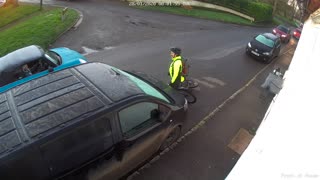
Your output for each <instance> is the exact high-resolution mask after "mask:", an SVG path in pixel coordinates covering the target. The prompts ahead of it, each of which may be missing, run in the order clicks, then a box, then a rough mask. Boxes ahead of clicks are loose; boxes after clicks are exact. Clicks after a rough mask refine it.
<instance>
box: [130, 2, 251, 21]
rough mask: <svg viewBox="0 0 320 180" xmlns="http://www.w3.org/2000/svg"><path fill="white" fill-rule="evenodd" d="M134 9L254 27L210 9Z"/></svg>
mask: <svg viewBox="0 0 320 180" xmlns="http://www.w3.org/2000/svg"><path fill="white" fill-rule="evenodd" d="M134 7H136V8H138V9H144V10H152V11H161V12H166V13H172V14H178V15H186V16H192V17H197V18H203V19H210V20H216V21H223V22H229V23H236V24H245V25H254V23H251V22H250V21H249V20H247V19H244V18H241V17H239V16H236V15H233V14H229V13H225V12H221V11H215V10H212V9H205V8H192V9H186V8H182V7H178V6H134Z"/></svg>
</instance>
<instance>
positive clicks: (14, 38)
mask: <svg viewBox="0 0 320 180" xmlns="http://www.w3.org/2000/svg"><path fill="white" fill-rule="evenodd" d="M61 11H62V8H55V9H52V10H49V11H43V12H40V13H39V14H37V15H36V16H33V17H30V18H29V19H26V20H25V21H23V22H20V23H18V24H16V25H15V26H12V27H10V28H8V29H5V30H3V31H1V32H0V44H1V47H0V57H1V56H3V55H5V54H7V53H9V52H11V51H13V50H16V49H18V48H21V47H24V46H28V45H32V44H35V45H40V46H41V47H44V48H47V47H48V46H49V44H51V43H52V42H54V41H55V40H56V39H57V38H58V37H59V36H60V35H61V34H62V33H63V32H64V31H66V30H67V29H68V28H69V27H70V26H72V25H73V24H74V23H75V21H76V20H77V19H78V17H79V14H78V13H77V12H76V11H75V10H73V9H69V10H68V11H67V13H66V18H65V20H64V21H62V20H61Z"/></svg>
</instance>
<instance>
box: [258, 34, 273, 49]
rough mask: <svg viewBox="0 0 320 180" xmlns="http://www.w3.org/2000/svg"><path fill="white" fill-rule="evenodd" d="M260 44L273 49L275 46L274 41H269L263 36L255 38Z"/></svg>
mask: <svg viewBox="0 0 320 180" xmlns="http://www.w3.org/2000/svg"><path fill="white" fill-rule="evenodd" d="M255 39H256V40H257V41H258V42H260V43H262V44H264V45H266V46H268V47H271V48H272V47H273V46H274V41H273V40H272V39H269V38H267V37H265V36H263V35H259V36H257V37H256V38H255Z"/></svg>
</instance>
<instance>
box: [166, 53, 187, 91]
mask: <svg viewBox="0 0 320 180" xmlns="http://www.w3.org/2000/svg"><path fill="white" fill-rule="evenodd" d="M170 56H171V58H172V62H171V64H170V66H169V75H170V77H171V80H170V84H169V85H170V86H171V87H173V88H179V87H180V84H181V83H182V82H184V80H185V78H184V76H183V75H182V69H183V60H182V57H181V49H180V48H178V47H172V48H170Z"/></svg>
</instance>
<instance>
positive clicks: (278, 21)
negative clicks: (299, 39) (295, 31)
mask: <svg viewBox="0 0 320 180" xmlns="http://www.w3.org/2000/svg"><path fill="white" fill-rule="evenodd" d="M273 22H274V23H276V24H277V25H280V24H284V25H291V26H293V27H296V26H297V23H296V22H295V21H294V20H290V19H288V18H285V17H283V16H278V15H277V16H275V17H273Z"/></svg>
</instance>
